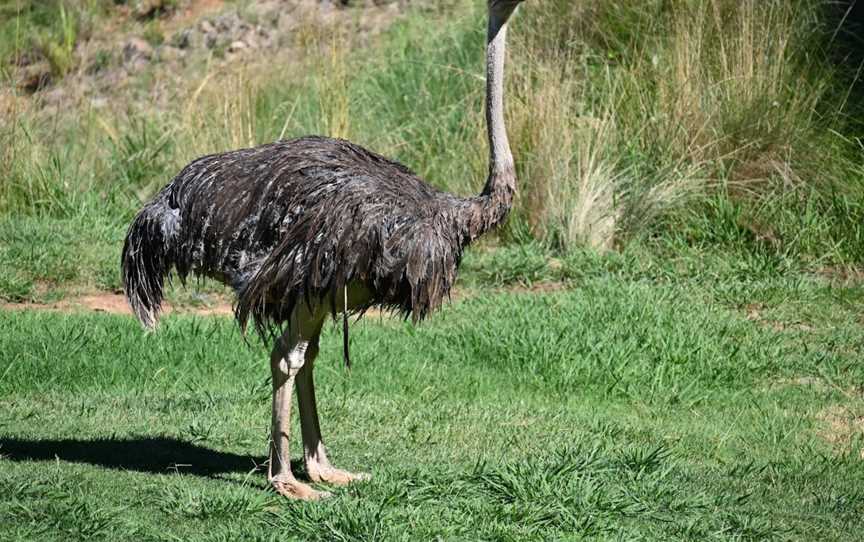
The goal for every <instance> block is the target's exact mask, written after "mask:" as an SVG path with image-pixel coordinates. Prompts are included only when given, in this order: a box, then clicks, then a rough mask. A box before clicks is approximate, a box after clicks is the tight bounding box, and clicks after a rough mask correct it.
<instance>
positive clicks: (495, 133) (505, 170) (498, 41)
mask: <svg viewBox="0 0 864 542" xmlns="http://www.w3.org/2000/svg"><path fill="white" fill-rule="evenodd" d="M506 47H507V23H506V22H504V23H499V22H497V21H496V19H495V18H494V17H491V18H490V19H489V36H488V44H487V48H486V128H487V131H488V136H489V179H488V180H487V181H486V187H485V188H484V190H483V195H486V194H490V193H492V192H494V191H495V190H497V189H501V188H504V187H505V186H508V185H512V184H513V183H514V182H515V175H514V174H513V154H512V153H511V152H510V143H509V142H508V140H507V129H506V127H505V126H504V58H505V50H506ZM502 185H504V186H502ZM509 187H510V188H511V189H512V188H513V186H509Z"/></svg>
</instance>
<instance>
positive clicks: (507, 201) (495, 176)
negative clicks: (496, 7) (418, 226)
mask: <svg viewBox="0 0 864 542" xmlns="http://www.w3.org/2000/svg"><path fill="white" fill-rule="evenodd" d="M506 39H507V24H506V19H500V18H499V17H496V16H495V15H494V14H492V15H491V16H490V18H489V41H488V44H487V49H486V125H487V129H488V131H489V178H488V179H487V180H486V186H485V187H484V188H483V192H482V193H481V194H480V195H479V196H476V197H474V198H470V199H468V200H467V203H468V205H467V206H465V207H464V208H463V209H462V211H461V212H460V215H459V216H460V218H459V220H460V222H461V227H462V232H461V238H462V243H463V244H465V243H470V242H471V241H473V240H474V239H476V238H477V237H479V236H480V235H483V234H484V233H485V232H487V231H489V230H490V229H491V228H494V227H495V226H497V225H498V224H500V223H501V221H503V220H504V218H505V217H506V216H507V213H509V212H510V207H511V206H512V205H513V194H514V193H515V192H516V169H515V168H514V167H513V154H512V153H511V152H510V144H509V143H508V141H507V130H506V129H505V127H504V49H505V41H506Z"/></svg>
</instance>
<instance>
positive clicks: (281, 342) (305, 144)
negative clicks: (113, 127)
mask: <svg viewBox="0 0 864 542" xmlns="http://www.w3.org/2000/svg"><path fill="white" fill-rule="evenodd" d="M522 1H523V0H488V16H489V20H488V40H487V53H486V64H487V65H486V92H487V94H486V123H487V129H488V138H489V147H490V149H489V153H490V158H489V176H488V178H487V181H486V185H485V187H484V189H483V192H482V193H481V194H480V195H479V196H475V197H468V198H464V197H458V196H455V195H453V194H449V193H446V192H442V191H439V190H437V189H435V188H433V187H432V186H430V185H428V184H427V183H426V182H424V181H423V180H421V179H420V178H419V177H418V176H417V175H415V174H414V173H413V172H412V171H411V170H410V169H408V168H406V167H405V166H403V165H401V164H399V163H397V162H394V161H391V160H388V159H387V158H385V157H383V156H380V155H378V154H375V153H373V152H371V151H369V150H366V149H364V148H362V147H360V146H358V145H354V144H353V143H350V142H348V141H344V140H339V139H330V138H324V137H303V138H300V139H294V140H290V141H277V142H275V143H271V144H267V145H261V146H259V147H255V148H251V149H241V150H236V151H231V152H226V153H221V154H213V155H209V156H204V157H202V158H199V159H197V160H195V161H193V162H192V163H190V164H189V165H187V166H186V167H185V168H183V170H182V171H180V173H179V174H178V175H177V176H176V177H175V178H174V179H173V180H172V181H171V183H170V184H168V185H167V186H166V187H165V188H163V189H162V190H161V191H160V192H159V193H158V194H157V195H156V196H155V197H154V198H153V200H152V201H150V202H149V203H148V204H147V205H146V206H145V207H144V208H143V209H142V210H141V211H140V212H139V213H138V215H137V216H136V218H135V220H134V221H133V222H132V225H131V226H130V228H129V231H128V233H127V236H126V241H125V245H124V247H123V255H122V271H123V283H124V287H125V292H126V297H127V300H128V302H129V304H130V306H131V307H132V310H133V311H134V313H135V315H136V316H137V317H138V319H139V320H140V321H141V323H142V324H143V325H144V327H145V328H148V329H153V328H155V326H156V324H157V322H158V318H159V314H160V309H161V302H162V297H163V286H164V279H165V277H166V276H167V275H168V273H169V272H170V271H171V269H172V268H173V269H174V270H175V271H176V272H177V274H178V276H179V277H180V279H181V280H185V278H186V277H187V276H188V275H189V274H190V273H191V274H194V275H197V276H204V277H209V278H214V279H216V280H219V281H221V282H223V283H225V284H227V285H229V286H231V287H232V288H233V289H234V290H235V292H236V295H237V302H236V305H235V316H236V319H237V321H238V323H239V325H240V327H241V329H243V330H245V329H246V327H247V324H248V323H249V321H250V319H251V320H252V321H253V322H254V325H255V327H256V329H257V331H258V332H259V333H260V334H261V335H262V336H263V337H265V338H268V337H270V338H273V339H274V343H275V344H274V347H273V351H272V354H271V356H270V368H271V372H272V380H273V404H272V406H273V411H272V426H271V431H272V434H271V441H270V460H269V467H268V481H269V483H270V485H271V486H272V488H273V489H274V490H275V491H276V492H278V493H279V494H281V495H284V496H286V497H290V498H296V499H309V500H313V499H318V498H321V497H323V496H326V493H324V492H320V491H317V490H315V489H313V488H312V487H310V486H309V485H307V484H305V483H302V482H300V481H298V480H297V479H296V478H295V477H294V475H293V473H292V472H291V464H290V456H289V449H288V444H289V435H290V430H289V428H290V421H291V401H292V393H293V389H294V387H295V385H296V387H297V397H298V405H299V409H300V427H301V434H302V440H303V457H304V461H305V465H306V472H307V474H308V476H309V479H310V480H311V481H312V482H320V483H330V484H337V485H343V484H348V483H350V482H352V481H354V480H361V479H365V478H367V475H365V474H354V473H351V472H347V471H344V470H341V469H337V468H336V467H334V466H333V465H332V464H331V463H330V460H329V459H328V457H327V452H326V450H325V448H324V444H323V441H322V439H321V431H320V427H319V423H318V413H317V408H316V403H315V389H314V385H313V379H312V371H313V363H314V361H315V357H316V355H317V353H318V339H319V336H320V333H321V328H322V325H323V323H324V321H325V319H326V318H327V316H328V315H333V316H334V317H335V315H336V313H339V312H341V313H342V314H343V318H347V316H345V315H347V314H348V313H361V314H362V312H363V311H364V310H366V309H368V308H370V307H372V306H379V307H382V308H385V309H391V310H395V311H398V312H401V313H402V314H403V315H404V316H405V317H408V316H411V317H412V318H413V319H414V320H415V321H417V320H421V319H423V318H424V317H425V316H426V315H427V314H428V313H429V312H430V311H432V310H434V309H436V308H438V307H439V306H440V305H441V303H442V301H443V299H444V298H445V297H448V295H449V293H450V289H451V287H452V285H453V281H454V280H455V278H456V269H457V266H458V265H459V261H460V259H461V256H462V251H463V250H464V248H465V247H466V246H467V245H468V243H470V242H471V241H473V240H474V239H476V238H477V237H478V236H480V235H481V234H483V233H484V232H486V231H488V230H489V229H491V228H492V227H494V226H496V225H497V224H499V223H500V222H501V221H502V220H504V218H505V217H506V216H507V213H508V212H509V210H510V207H511V206H512V201H513V195H514V192H515V190H516V174H515V169H514V165H513V156H512V154H511V152H510V146H509V143H508V141H507V133H506V130H505V127H504V81H503V77H504V57H505V40H506V34H507V22H508V20H509V19H510V17H511V15H512V14H513V13H514V11H515V10H516V8H517V6H518V5H519V4H520V3H521V2H522ZM345 323H346V324H347V320H345ZM346 362H347V352H346Z"/></svg>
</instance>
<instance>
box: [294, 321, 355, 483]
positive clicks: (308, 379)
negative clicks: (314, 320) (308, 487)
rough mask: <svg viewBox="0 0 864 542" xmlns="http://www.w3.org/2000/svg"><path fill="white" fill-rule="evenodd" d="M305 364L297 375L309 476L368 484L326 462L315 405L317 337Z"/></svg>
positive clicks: (301, 426) (319, 480)
mask: <svg viewBox="0 0 864 542" xmlns="http://www.w3.org/2000/svg"><path fill="white" fill-rule="evenodd" d="M309 353H310V354H311V355H310V356H308V357H307V360H306V363H305V364H304V365H303V368H302V369H300V372H299V373H297V404H298V406H299V407H300V429H301V431H302V433H303V458H304V460H305V461H306V472H307V473H309V479H310V480H312V481H313V482H327V483H329V484H336V485H345V484H349V483H351V482H353V481H355V480H368V479H369V475H368V474H365V473H359V474H354V473H351V472H348V471H344V470H341V469H337V468H335V467H334V466H333V465H332V464H330V460H329V459H328V458H327V451H326V450H325V448H324V442H323V441H322V440H321V427H320V425H319V424H318V408H317V407H316V405H315V382H314V380H313V376H312V371H313V369H314V367H315V354H317V353H318V337H317V336H316V337H315V339H314V341H313V342H312V343H311V344H310V349H309Z"/></svg>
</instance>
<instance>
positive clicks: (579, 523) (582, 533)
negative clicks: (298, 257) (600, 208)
mask: <svg viewBox="0 0 864 542" xmlns="http://www.w3.org/2000/svg"><path fill="white" fill-rule="evenodd" d="M862 297H864V292H862V289H861V288H860V287H857V288H856V287H838V286H833V287H832V286H830V285H829V284H827V283H825V282H824V281H819V280H814V279H809V278H806V277H802V276H795V277H791V276H790V277H788V278H783V277H782V276H775V277H774V278H773V279H765V280H761V281H746V282H742V281H734V280H724V281H722V282H717V283H714V284H713V285H712V284H711V283H710V282H707V281H702V282H698V281H689V280H687V279H686V278H685V279H681V280H666V281H649V280H644V279H636V278H633V277H630V278H626V277H624V278H622V277H620V276H617V275H616V274H615V273H614V272H609V271H607V272H597V273H595V274H593V276H585V277H584V278H583V280H582V282H581V285H580V287H579V288H576V289H573V290H569V291H563V292H558V293H554V294H546V295H537V294H493V293H491V292H489V291H488V290H479V291H475V293H474V295H473V296H472V297H469V298H466V299H464V300H462V301H460V302H457V303H456V304H454V305H452V306H450V307H448V308H446V309H445V310H444V311H443V312H441V313H440V314H438V315H436V316H435V317H434V318H433V319H432V320H431V321H430V322H428V323H427V324H424V325H422V326H419V327H415V326H413V325H411V324H410V323H403V322H401V321H394V320H389V319H384V320H383V321H379V320H378V319H377V318H374V317H373V318H368V319H366V320H365V321H364V322H363V323H361V324H359V325H355V326H354V332H353V334H352V353H353V357H354V358H355V368H354V370H353V371H352V373H351V374H350V375H349V374H346V373H345V372H344V370H343V369H342V367H341V365H340V352H339V349H338V347H337V345H338V343H339V341H338V331H337V329H336V327H335V326H327V329H326V334H325V335H326V336H325V338H324V339H323V349H322V354H321V359H320V360H319V364H318V371H317V373H318V374H317V377H318V378H317V381H318V385H319V388H320V390H319V396H320V403H321V408H322V418H323V424H324V430H325V438H327V440H328V442H329V445H330V448H331V451H332V454H333V455H334V456H335V460H336V461H337V462H338V464H340V465H342V466H344V467H345V468H349V469H359V470H368V471H371V473H372V474H373V479H372V481H370V482H366V483H360V484H356V485H354V486H351V487H349V488H346V489H338V490H336V495H335V497H333V498H332V499H330V500H327V501H324V502H322V503H315V504H308V503H294V502H288V501H284V500H281V499H279V498H277V497H276V496H275V495H273V494H271V493H269V492H268V491H267V489H266V483H265V478H264V474H263V473H262V472H260V470H258V471H255V465H256V464H258V465H260V464H261V462H262V461H263V460H264V457H263V455H264V452H265V451H266V447H267V433H268V425H269V382H268V378H267V377H268V371H267V351H266V349H265V348H264V347H263V346H261V345H259V344H257V342H255V341H253V344H252V345H251V346H247V345H246V344H245V343H244V341H243V340H242V338H241V337H240V336H239V333H238V332H237V330H236V328H235V326H234V325H233V323H232V322H230V321H229V320H228V319H211V318H193V317H182V316H177V317H169V318H168V319H167V320H166V321H165V322H164V325H163V327H162V329H161V330H160V332H158V333H157V334H153V335H146V334H143V333H142V332H141V331H140V329H139V328H138V326H137V324H136V323H135V322H134V321H132V320H131V319H130V318H125V317H116V316H107V315H60V314H45V313H32V312H0V328H2V329H3V333H2V334H0V352H3V356H2V363H0V455H2V457H3V459H0V523H2V524H3V525H4V529H3V532H2V534H0V537H2V538H3V539H9V540H18V539H34V538H38V539H40V540H69V539H100V538H101V539H108V540H122V539H134V540H177V539H182V540H227V539H244V540H258V539H261V540H264V539H266V540H271V539H276V538H278V539H280V540H429V539H436V538H438V539H443V540H453V539H464V540H549V539H568V540H580V539H592V540H596V539H600V540H630V539H640V540H646V539H647V540H668V539H684V540H855V539H857V537H858V534H857V533H859V532H861V530H862V529H864V522H862V519H861V518H862V517H864V492H862V490H861V487H862V484H864V462H862V460H861V457H860V453H861V451H862V448H864V435H862V434H861V432H860V431H861V429H860V426H856V425H855V424H856V423H859V420H860V419H861V416H862V414H864V401H862V396H861V392H860V390H861V389H862V385H864V370H862V367H861V365H860V363H858V360H860V358H861V355H862V354H864V332H862V328H861V325H860V311H858V310H857V308H856V307H860V303H861V300H862ZM752 305H756V306H758V307H759V309H758V314H756V315H754V314H753V311H752V307H751V306H752ZM748 315H749V318H748ZM844 423H845V425H844ZM295 442H298V441H297V440H295ZM293 449H294V451H295V457H296V456H297V454H298V453H299V448H298V447H296V446H295V447H294V448H293Z"/></svg>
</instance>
